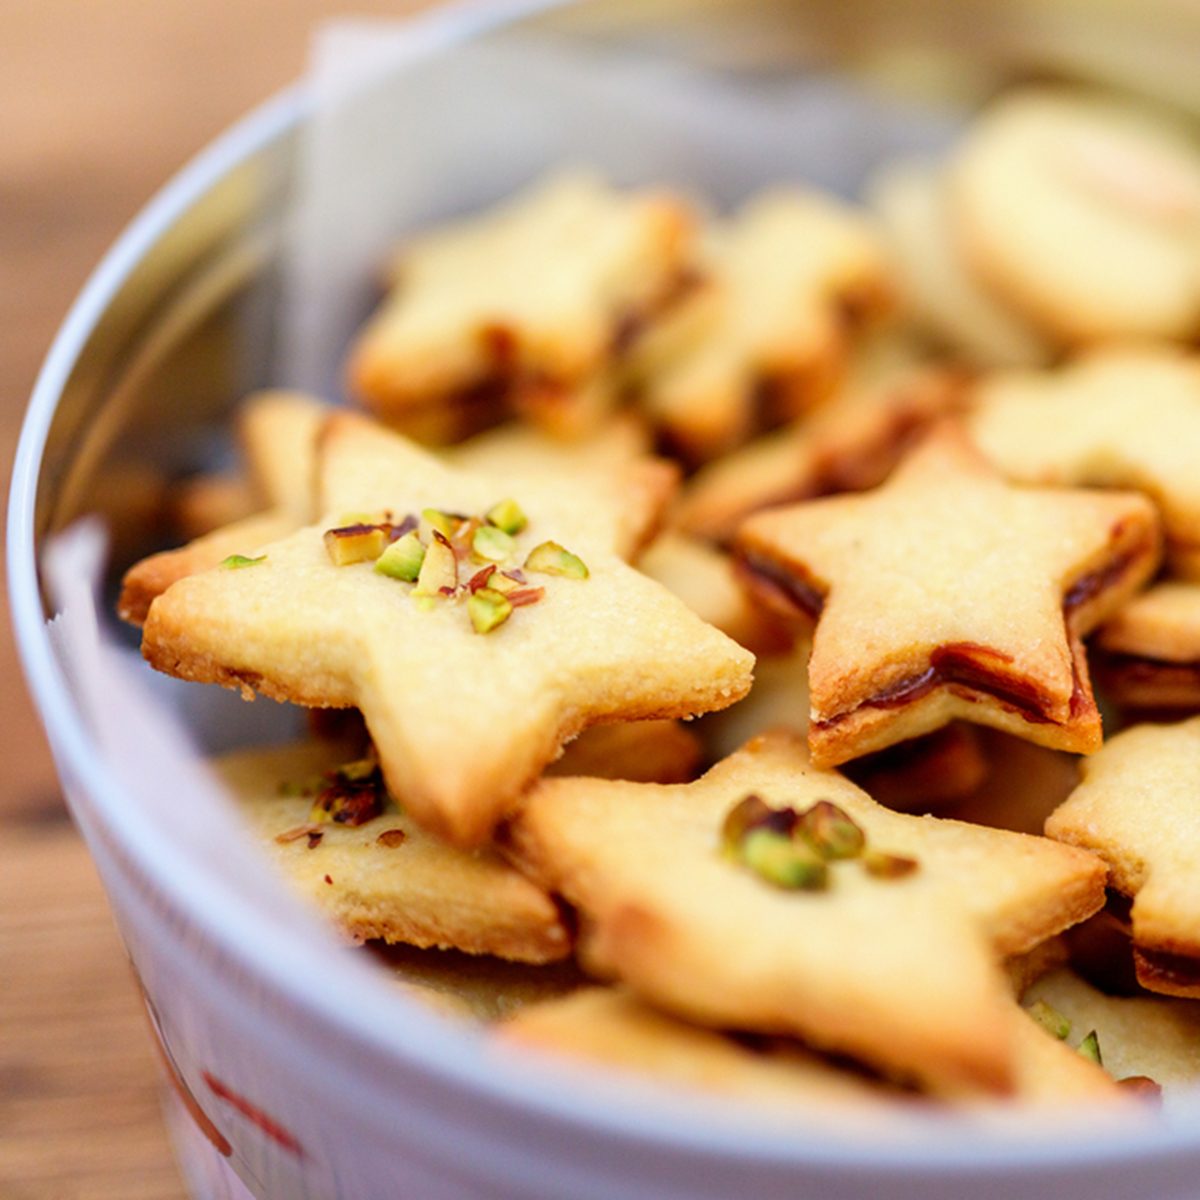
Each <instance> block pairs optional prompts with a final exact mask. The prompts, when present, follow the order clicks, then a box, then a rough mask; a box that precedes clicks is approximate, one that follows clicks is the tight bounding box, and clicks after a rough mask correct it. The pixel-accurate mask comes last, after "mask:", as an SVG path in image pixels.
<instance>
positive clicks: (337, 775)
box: [327, 752, 379, 783]
mask: <svg viewBox="0 0 1200 1200" xmlns="http://www.w3.org/2000/svg"><path fill="white" fill-rule="evenodd" d="M378 770H379V759H378V758H376V757H375V754H374V752H372V753H370V754H367V755H364V756H363V757H362V758H356V759H353V760H352V761H351V762H347V763H342V765H341V766H340V767H335V768H334V769H333V770H332V771H330V772H329V774H328V776H327V778H329V779H333V780H339V779H340V780H342V781H343V782H345V783H361V782H362V781H363V780H364V779H370V778H371V776H372V775H374V774H375V772H376V771H378Z"/></svg>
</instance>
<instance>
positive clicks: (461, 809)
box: [142, 413, 753, 845]
mask: <svg viewBox="0 0 1200 1200" xmlns="http://www.w3.org/2000/svg"><path fill="white" fill-rule="evenodd" d="M321 476H322V477H321V483H320V487H319V491H320V495H321V498H322V500H323V501H324V504H323V506H322V507H323V509H324V511H326V512H327V514H328V515H327V516H326V517H325V518H324V519H323V520H321V521H319V522H318V523H316V524H315V525H311V526H307V527H305V528H304V529H301V530H300V531H298V532H297V533H295V534H294V535H292V536H291V537H290V538H286V539H284V540H282V541H279V542H275V543H272V544H270V545H268V546H265V547H260V548H259V554H260V555H261V556H262V558H261V561H257V562H252V563H235V564H231V566H230V567H217V568H215V569H213V570H210V571H206V572H202V573H200V574H198V575H192V576H189V577H188V578H186V579H181V580H179V581H178V582H176V583H175V584H173V585H172V586H171V587H170V588H168V589H167V591H166V592H164V593H163V594H162V595H161V596H159V597H158V599H157V600H155V601H154V603H153V604H152V605H151V607H150V612H149V615H148V617H147V620H146V624H145V627H144V630H143V641H142V651H143V654H144V656H145V657H146V659H147V660H148V661H149V662H150V663H151V664H152V665H153V666H155V667H157V668H159V669H160V670H163V671H166V672H167V673H169V674H173V675H177V676H180V677H182V678H185V679H194V680H198V681H202V682H214V683H221V684H224V685H225V686H229V687H239V688H241V689H242V690H243V692H244V693H245V694H252V693H253V692H255V691H257V692H261V693H263V694H265V695H268V696H271V697H274V698H276V699H280V700H290V701H293V702H295V703H299V704H304V705H309V706H314V707H326V708H339V707H357V708H359V709H361V710H362V713H363V716H364V718H365V720H366V724H367V727H368V729H369V730H370V732H371V735H372V737H373V739H374V742H375V745H376V748H377V750H378V753H379V756H380V760H381V762H382V766H383V771H384V775H385V777H386V779H387V782H388V785H389V788H390V789H391V791H392V792H393V794H394V795H396V796H397V798H398V799H399V800H400V802H401V803H402V804H403V805H404V807H405V810H406V811H407V812H409V813H411V815H412V816H413V818H414V820H416V821H417V822H418V823H419V824H421V825H422V826H423V827H426V828H429V829H430V830H432V831H434V832H436V833H439V834H440V835H442V836H444V837H446V838H447V839H448V840H450V841H453V842H456V843H458V844H462V845H473V844H477V843H479V842H481V841H483V840H485V839H486V838H487V836H488V834H489V832H490V831H491V828H492V826H493V825H494V824H495V822H496V821H497V820H498V819H499V818H500V816H502V815H503V814H504V812H505V811H506V810H508V809H509V808H510V807H511V806H512V805H513V803H514V802H515V800H516V798H517V797H518V796H519V795H520V793H521V792H522V791H523V790H524V789H525V788H526V787H527V786H528V785H529V784H530V783H531V782H532V781H533V779H534V778H536V776H537V774H538V773H539V771H540V770H541V769H542V768H543V767H544V766H545V765H546V764H547V763H548V762H550V761H552V760H553V759H554V758H555V757H556V755H557V753H558V751H559V749H560V747H561V746H562V745H563V743H564V742H566V741H568V740H569V739H570V738H571V737H572V736H574V735H575V734H577V733H579V732H580V731H581V730H582V729H584V728H585V727H586V726H588V725H591V724H593V723H595V722H599V721H605V720H609V721H612V720H644V719H651V718H659V717H678V716H687V715H691V714H693V713H697V712H706V711H710V710H712V709H715V708H721V707H724V706H725V705H728V704H731V703H733V702H734V701H735V700H737V699H738V698H739V697H740V696H742V695H743V694H745V692H746V691H747V690H748V688H749V686H750V673H751V667H752V665H753V656H752V655H751V654H750V653H749V652H747V651H745V650H743V649H742V648H741V647H740V646H738V645H737V644H736V643H734V642H733V641H731V640H730V639H729V638H727V637H725V635H724V634H721V633H719V632H718V631H716V630H715V629H712V628H711V627H709V626H707V625H705V624H704V623H703V622H702V621H701V620H700V619H699V618H698V617H696V616H694V615H693V614H692V613H691V612H690V611H689V610H688V609H687V608H686V607H685V606H684V605H683V604H682V602H680V601H679V600H677V599H675V597H674V596H672V595H671V594H670V593H669V592H667V591H666V590H665V589H664V588H662V587H660V586H659V585H658V584H655V583H653V582H652V581H651V580H649V579H647V578H646V577H645V576H643V575H641V574H639V573H638V572H637V571H635V570H633V568H631V567H629V566H627V565H626V564H625V563H624V562H623V561H622V559H621V557H620V555H619V550H620V548H621V543H622V539H623V538H625V537H627V536H628V532H629V529H630V522H629V520H628V514H623V513H622V511H621V508H620V507H618V502H617V500H616V498H615V497H613V496H610V495H605V494H602V493H601V492H598V491H588V490H585V491H584V493H583V494H580V493H579V492H578V491H577V490H576V489H575V488H573V487H572V486H570V485H568V484H566V483H564V482H563V481H562V480H554V481H548V482H546V483H544V484H538V483H535V482H533V481H529V482H528V483H526V484H525V485H524V486H523V487H521V488H513V487H512V485H511V483H510V482H507V481H506V482H503V483H501V482H498V481H497V480H496V479H493V478H489V477H487V476H483V475H470V474H464V473H461V472H458V471H455V470H452V469H451V468H448V467H446V466H445V465H444V464H442V463H441V462H440V461H438V460H437V459H435V458H433V457H432V456H430V455H429V454H427V453H426V452H424V451H422V450H420V449H419V448H418V447H416V446H414V445H412V444H411V443H409V442H407V441H406V440H405V439H403V438H400V437H399V436H397V435H391V434H388V433H387V432H386V431H381V430H380V429H379V428H378V427H377V426H375V425H374V423H373V422H371V421H368V420H365V419H363V418H358V417H355V416H353V415H351V414H347V413H337V414H334V415H333V416H331V417H330V418H329V421H328V422H327V424H326V426H325V429H324V433H323V435H322V445H321ZM508 500H513V501H515V506H512V507H515V510H516V512H517V513H519V515H520V518H521V519H520V521H512V520H510V519H508V518H507V517H498V518H497V519H498V520H502V521H504V523H506V524H508V525H509V528H510V529H511V530H512V531H513V532H512V533H511V534H508V533H504V531H502V530H501V529H499V528H497V527H495V526H494V525H491V524H489V525H488V530H491V531H492V532H488V533H487V537H486V541H485V540H484V539H483V536H482V535H480V536H479V538H477V539H476V540H474V541H472V542H471V544H470V547H466V546H460V547H459V548H458V549H456V548H455V546H454V543H453V542H451V540H450V537H449V536H447V534H446V533H444V532H442V531H441V530H440V529H433V530H430V531H427V532H426V534H425V541H424V542H422V543H420V545H416V544H414V543H418V542H419V541H420V537H421V532H420V531H421V529H423V528H424V527H425V524H426V523H428V522H429V521H430V517H429V515H428V513H427V512H426V510H430V511H433V514H434V518H435V519H436V520H437V521H439V522H440V523H441V524H442V525H445V526H446V528H447V529H448V530H450V532H451V535H452V536H454V537H458V536H459V535H460V534H461V531H462V530H464V529H465V530H468V531H469V530H471V529H475V530H476V533H478V531H479V529H480V528H481V527H480V526H478V525H476V524H473V521H474V520H475V519H476V518H478V517H481V516H483V515H484V514H486V513H489V512H492V511H493V510H494V508H496V509H504V510H506V509H508V508H509V507H510V506H509V505H507V504H505V503H502V502H505V501H508ZM623 503H624V504H627V505H634V506H637V505H645V504H646V500H645V496H644V494H643V493H639V492H637V491H635V490H633V491H629V492H628V493H627V494H626V495H625V496H624V498H623ZM363 514H368V515H370V518H369V519H370V520H371V521H375V520H377V519H379V518H380V515H381V514H382V520H381V521H380V523H378V524H376V525H373V526H370V527H369V529H368V531H367V533H366V534H365V535H364V536H365V538H366V540H367V541H370V540H372V539H379V538H382V539H384V540H386V539H387V538H388V537H390V536H392V535H399V536H401V537H403V536H407V534H406V533H405V534H401V532H400V531H401V530H403V529H404V526H405V524H407V520H406V519H407V518H408V517H409V516H413V517H415V516H416V515H417V514H421V525H420V526H419V528H418V529H416V530H412V531H411V532H412V539H411V540H410V542H409V543H407V545H408V546H409V547H410V548H411V549H412V550H413V551H414V552H415V553H417V554H418V555H419V556H420V555H423V556H424V559H423V560H422V565H421V575H420V576H419V578H418V580H417V582H416V585H415V586H414V585H413V584H411V583H408V582H404V581H403V573H404V564H403V563H401V564H399V565H398V566H397V570H398V571H399V577H396V576H391V575H389V574H386V573H382V572H381V571H379V570H376V569H375V564H374V562H372V561H366V560H364V561H353V562H351V563H349V564H348V565H335V562H334V559H333V556H332V555H331V553H330V552H329V549H328V544H329V543H330V541H331V539H332V542H333V543H334V549H335V550H338V551H339V553H340V547H341V545H342V542H341V540H340V537H339V535H338V534H336V533H333V532H332V531H333V530H335V529H341V530H343V534H344V535H345V536H347V537H349V539H350V540H351V542H352V543H353V544H354V545H359V544H361V543H359V542H355V541H354V539H355V538H357V537H358V536H359V535H358V534H357V533H356V531H355V528H354V526H356V525H359V524H360V523H361V522H362V521H363ZM511 515H512V514H511V513H510V514H509V517H511ZM651 516H652V514H651V513H649V512H644V513H643V520H644V521H645V522H649V521H650V519H651ZM368 524H369V522H368ZM518 526H519V528H518ZM375 530H378V533H376V532H374V531H375ZM455 530H458V531H459V533H455V532H454V531H455ZM389 531H390V532H389ZM327 534H328V535H329V536H328V537H327V536H326V535H327ZM392 545H394V546H399V541H396V542H393V543H392ZM497 545H499V546H500V549H499V550H497V549H496V546H497ZM435 547H436V549H435ZM389 549H390V547H389ZM401 549H403V548H401ZM477 549H479V550H481V551H482V552H483V553H485V554H489V555H492V556H493V560H485V562H484V563H483V564H479V563H476V562H474V561H472V556H473V555H475V553H476V550H477ZM535 550H536V551H538V553H537V554H534V551H535ZM379 553H380V552H379V550H378V549H377V550H376V554H377V555H378V554H379ZM425 560H428V562H429V564H430V566H431V567H432V568H434V570H432V571H427V570H426V569H425ZM460 560H461V561H460ZM389 561H392V562H395V561H396V560H395V559H391V560H389ZM493 565H495V566H496V571H493V572H492V574H495V573H496V572H497V571H498V572H499V578H497V579H496V581H495V582H496V583H497V585H499V586H502V587H503V588H504V589H505V591H504V592H503V593H500V592H497V591H496V590H495V589H494V588H492V587H488V586H484V584H485V583H487V582H488V580H490V574H489V567H490V566H493ZM506 571H507V572H508V574H505V572H506ZM513 572H515V574H513ZM442 588H445V589H446V590H445V591H443V590H442ZM414 593H416V594H414ZM477 593H486V594H485V595H477ZM510 595H511V600H510V599H509V598H508V597H509V596H510Z"/></svg>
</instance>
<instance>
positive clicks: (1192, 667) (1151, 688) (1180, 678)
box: [1095, 650, 1200, 709]
mask: <svg viewBox="0 0 1200 1200" xmlns="http://www.w3.org/2000/svg"><path fill="white" fill-rule="evenodd" d="M1095 665H1096V675H1097V676H1098V678H1099V679H1100V681H1101V683H1102V684H1103V685H1104V686H1105V687H1106V688H1107V689H1108V690H1109V691H1111V692H1112V693H1114V696H1115V698H1117V699H1119V700H1121V701H1122V702H1123V703H1126V704H1133V705H1137V706H1139V707H1140V706H1144V705H1146V704H1151V705H1158V706H1161V707H1163V708H1168V709H1169V708H1179V707H1184V708H1189V707H1192V706H1193V705H1194V704H1195V703H1196V696H1197V693H1200V661H1198V660H1193V661H1191V662H1167V661H1166V660H1165V659H1161V658H1143V657H1142V656H1141V655H1138V654H1119V653H1117V652H1115V651H1111V650H1101V651H1100V652H1099V653H1098V654H1097V655H1096V659H1095ZM1122 693H1129V694H1128V695H1126V694H1122Z"/></svg>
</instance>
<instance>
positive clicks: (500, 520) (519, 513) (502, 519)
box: [484, 499, 529, 533]
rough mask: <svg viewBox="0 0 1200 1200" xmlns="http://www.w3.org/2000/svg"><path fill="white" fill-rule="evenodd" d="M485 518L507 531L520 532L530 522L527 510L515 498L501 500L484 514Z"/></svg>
mask: <svg viewBox="0 0 1200 1200" xmlns="http://www.w3.org/2000/svg"><path fill="white" fill-rule="evenodd" d="M484 520H486V521H487V522H488V523H489V524H491V525H495V526H496V528H497V529H502V530H503V531H504V532H505V533H520V532H521V530H522V529H524V528H525V526H526V525H528V524H529V518H528V517H527V516H526V515H525V510H524V509H523V508H522V507H521V506H520V505H519V504H518V503H517V502H516V501H515V500H511V499H510V500H501V501H500V503H499V504H493V505H492V507H491V508H489V509H488V510H487V512H486V513H485V514H484Z"/></svg>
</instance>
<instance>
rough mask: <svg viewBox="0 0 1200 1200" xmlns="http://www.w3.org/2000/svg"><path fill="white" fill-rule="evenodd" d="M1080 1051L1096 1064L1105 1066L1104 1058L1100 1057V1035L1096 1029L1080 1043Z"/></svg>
mask: <svg viewBox="0 0 1200 1200" xmlns="http://www.w3.org/2000/svg"><path fill="white" fill-rule="evenodd" d="M1079 1053H1080V1054H1082V1055H1083V1057H1084V1058H1086V1059H1087V1060H1088V1061H1089V1062H1094V1063H1095V1064H1096V1066H1098V1067H1102V1066H1104V1059H1102V1058H1101V1057H1100V1036H1099V1034H1097V1033H1096V1031H1095V1030H1094V1029H1093V1030H1092V1032H1091V1033H1089V1034H1088V1035H1087V1037H1085V1038H1084V1039H1083V1041H1082V1042H1080V1043H1079Z"/></svg>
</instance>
